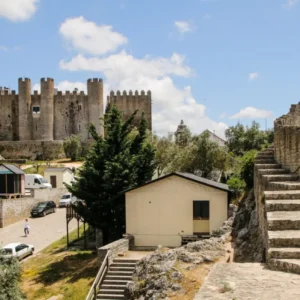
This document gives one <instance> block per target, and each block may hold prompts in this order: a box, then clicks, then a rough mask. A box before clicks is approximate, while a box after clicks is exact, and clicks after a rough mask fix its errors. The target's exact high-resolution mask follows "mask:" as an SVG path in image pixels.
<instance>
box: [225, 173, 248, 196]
mask: <svg viewBox="0 0 300 300" xmlns="http://www.w3.org/2000/svg"><path fill="white" fill-rule="evenodd" d="M227 185H228V186H229V188H230V189H231V190H232V193H233V198H234V199H237V198H238V197H240V196H241V195H242V193H243V192H244V191H245V189H246V187H247V185H246V182H245V181H244V180H243V179H241V178H239V177H238V176H233V177H231V178H230V179H228V180H227Z"/></svg>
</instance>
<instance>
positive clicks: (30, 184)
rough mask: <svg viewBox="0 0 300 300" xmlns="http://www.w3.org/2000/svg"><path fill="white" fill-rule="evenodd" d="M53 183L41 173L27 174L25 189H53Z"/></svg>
mask: <svg viewBox="0 0 300 300" xmlns="http://www.w3.org/2000/svg"><path fill="white" fill-rule="evenodd" d="M51 188H52V185H51V184H50V183H48V181H47V180H46V179H45V178H44V177H43V176H42V175H39V174H25V189H51Z"/></svg>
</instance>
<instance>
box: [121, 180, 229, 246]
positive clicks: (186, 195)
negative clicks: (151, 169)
mask: <svg viewBox="0 0 300 300" xmlns="http://www.w3.org/2000/svg"><path fill="white" fill-rule="evenodd" d="M194 200H208V201H209V202H210V220H209V230H208V231H209V232H210V233H212V231H213V230H218V229H219V228H220V227H221V225H222V223H223V222H224V221H225V220H226V219H227V192H224V191H220V190H217V189H214V188H211V187H207V186H205V185H201V184H198V183H195V182H192V181H190V180H187V179H183V178H180V177H178V176H171V177H167V178H165V179H163V180H160V181H157V182H154V183H152V184H149V185H146V186H144V187H141V188H139V189H136V190H133V191H130V192H128V193H126V233H127V234H131V235H133V236H134V239H135V246H137V247H139V246H144V247H146V246H149V247H151V246H157V245H163V246H169V247H177V246H180V245H181V235H192V234H193V232H194V221H193V201H194ZM203 226H207V224H203ZM200 229H201V228H200ZM204 229H205V228H204ZM204 231H205V230H204Z"/></svg>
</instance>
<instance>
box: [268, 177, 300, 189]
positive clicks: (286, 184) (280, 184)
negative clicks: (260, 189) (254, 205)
mask: <svg viewBox="0 0 300 300" xmlns="http://www.w3.org/2000/svg"><path fill="white" fill-rule="evenodd" d="M292 176H294V175H292ZM268 188H269V189H270V190H272V191H280V190H287V191H293V190H300V182H299V181H277V182H273V181H272V182H269V186H268Z"/></svg>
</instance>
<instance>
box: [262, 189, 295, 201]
mask: <svg viewBox="0 0 300 300" xmlns="http://www.w3.org/2000/svg"><path fill="white" fill-rule="evenodd" d="M264 196H265V200H276V199H290V200H292V199H295V200H296V199H300V190H296V191H287V190H283V191H265V192H264Z"/></svg>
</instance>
